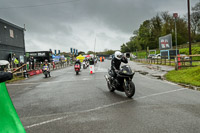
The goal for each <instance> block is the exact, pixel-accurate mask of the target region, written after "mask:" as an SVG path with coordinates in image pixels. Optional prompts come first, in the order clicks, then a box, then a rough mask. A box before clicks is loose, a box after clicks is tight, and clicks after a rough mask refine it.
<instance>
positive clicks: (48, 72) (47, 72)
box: [42, 65, 50, 78]
mask: <svg viewBox="0 0 200 133" xmlns="http://www.w3.org/2000/svg"><path fill="white" fill-rule="evenodd" d="M42 72H43V74H44V75H45V78H47V77H48V75H49V77H50V71H49V67H48V66H47V65H45V66H43V68H42Z"/></svg>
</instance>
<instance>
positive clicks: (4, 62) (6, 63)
mask: <svg viewBox="0 0 200 133" xmlns="http://www.w3.org/2000/svg"><path fill="white" fill-rule="evenodd" d="M5 65H9V62H8V61H7V60H0V66H5Z"/></svg>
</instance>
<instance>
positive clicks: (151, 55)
mask: <svg viewBox="0 0 200 133" xmlns="http://www.w3.org/2000/svg"><path fill="white" fill-rule="evenodd" d="M155 56H156V55H155V54H149V55H148V59H154V57H155Z"/></svg>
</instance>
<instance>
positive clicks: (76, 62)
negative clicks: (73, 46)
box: [74, 59, 81, 69]
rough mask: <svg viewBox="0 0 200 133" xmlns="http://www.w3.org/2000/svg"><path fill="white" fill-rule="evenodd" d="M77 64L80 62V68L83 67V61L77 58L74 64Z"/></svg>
mask: <svg viewBox="0 0 200 133" xmlns="http://www.w3.org/2000/svg"><path fill="white" fill-rule="evenodd" d="M76 64H79V65H80V69H81V61H80V60H79V59H77V60H76V61H75V64H74V65H76Z"/></svg>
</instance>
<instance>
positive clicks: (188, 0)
mask: <svg viewBox="0 0 200 133" xmlns="http://www.w3.org/2000/svg"><path fill="white" fill-rule="evenodd" d="M187 3H188V35H189V55H192V51H191V32H190V0H187Z"/></svg>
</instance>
